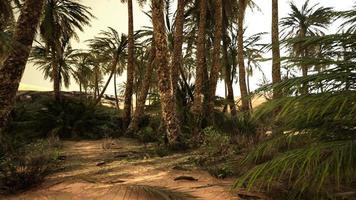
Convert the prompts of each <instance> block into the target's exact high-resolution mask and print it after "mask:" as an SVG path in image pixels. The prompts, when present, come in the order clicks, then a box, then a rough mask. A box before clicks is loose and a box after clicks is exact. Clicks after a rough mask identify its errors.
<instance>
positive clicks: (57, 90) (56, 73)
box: [52, 44, 61, 102]
mask: <svg viewBox="0 0 356 200" xmlns="http://www.w3.org/2000/svg"><path fill="white" fill-rule="evenodd" d="M58 50H59V48H57V47H56V45H55V44H53V45H52V73H53V95H54V99H55V100H56V101H57V102H59V101H60V100H61V78H60V66H59V62H57V61H58V57H59V55H58V54H59V53H60V52H59V51H58Z"/></svg>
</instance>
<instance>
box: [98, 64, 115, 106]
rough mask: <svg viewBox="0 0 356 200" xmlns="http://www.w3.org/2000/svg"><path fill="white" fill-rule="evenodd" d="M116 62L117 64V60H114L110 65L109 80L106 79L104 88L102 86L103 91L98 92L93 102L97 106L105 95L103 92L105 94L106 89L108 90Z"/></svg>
mask: <svg viewBox="0 0 356 200" xmlns="http://www.w3.org/2000/svg"><path fill="white" fill-rule="evenodd" d="M117 62H118V60H117V58H116V59H115V60H114V61H113V63H112V66H111V72H110V75H109V78H108V80H107V81H106V83H105V86H104V88H103V90H102V91H101V92H100V94H99V96H98V98H97V99H96V100H95V104H99V103H100V101H101V98H102V97H103V96H104V94H105V92H106V89H107V88H108V86H109V83H110V81H111V79H112V77H113V76H114V74H115V69H116V65H117Z"/></svg>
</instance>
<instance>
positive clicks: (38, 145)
mask: <svg viewBox="0 0 356 200" xmlns="http://www.w3.org/2000/svg"><path fill="white" fill-rule="evenodd" d="M16 146H19V148H16V150H15V151H13V152H7V150H4V154H3V156H2V157H0V192H1V193H5V194H6V193H15V192H18V191H22V190H24V189H27V188H30V187H33V186H34V185H36V184H38V183H40V182H41V181H42V180H43V179H44V177H45V176H46V175H48V173H49V172H50V171H51V170H53V168H54V166H55V164H56V160H57V158H58V155H59V154H58V151H57V149H56V148H54V147H53V146H51V145H50V143H49V142H48V141H46V140H39V141H37V142H34V143H30V144H22V145H20V144H16Z"/></svg>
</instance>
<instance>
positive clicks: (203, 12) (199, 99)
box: [192, 0, 207, 115]
mask: <svg viewBox="0 0 356 200" xmlns="http://www.w3.org/2000/svg"><path fill="white" fill-rule="evenodd" d="M198 2H199V25H198V26H199V28H198V39H197V53H196V54H197V56H196V60H197V61H196V62H197V63H196V73H195V89H194V102H193V106H192V111H193V113H195V114H197V115H200V114H202V111H203V100H204V98H203V96H204V95H203V84H204V68H205V64H206V63H205V37H206V17H207V0H200V1H198Z"/></svg>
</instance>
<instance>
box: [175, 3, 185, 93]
mask: <svg viewBox="0 0 356 200" xmlns="http://www.w3.org/2000/svg"><path fill="white" fill-rule="evenodd" d="M184 7H185V0H178V8H177V14H176V18H175V30H174V36H173V37H174V42H173V44H174V47H173V48H174V50H173V61H172V85H173V91H174V95H175V94H176V90H177V85H178V77H179V70H180V69H181V68H182V60H183V53H182V47H183V26H184Z"/></svg>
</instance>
